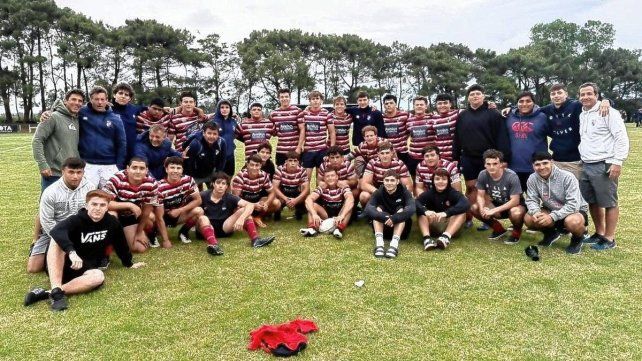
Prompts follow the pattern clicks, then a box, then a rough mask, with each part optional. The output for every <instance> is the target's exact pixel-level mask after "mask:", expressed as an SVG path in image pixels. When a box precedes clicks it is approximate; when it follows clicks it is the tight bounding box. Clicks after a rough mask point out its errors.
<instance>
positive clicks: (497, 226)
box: [489, 219, 506, 233]
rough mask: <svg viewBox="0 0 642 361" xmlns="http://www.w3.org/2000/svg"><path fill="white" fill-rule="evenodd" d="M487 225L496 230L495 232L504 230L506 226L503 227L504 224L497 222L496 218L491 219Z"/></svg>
mask: <svg viewBox="0 0 642 361" xmlns="http://www.w3.org/2000/svg"><path fill="white" fill-rule="evenodd" d="M489 226H490V227H491V228H492V229H493V231H494V232H497V233H503V232H506V228H504V226H502V224H501V223H499V222H498V221H497V220H496V219H493V220H492V221H490V224H489Z"/></svg>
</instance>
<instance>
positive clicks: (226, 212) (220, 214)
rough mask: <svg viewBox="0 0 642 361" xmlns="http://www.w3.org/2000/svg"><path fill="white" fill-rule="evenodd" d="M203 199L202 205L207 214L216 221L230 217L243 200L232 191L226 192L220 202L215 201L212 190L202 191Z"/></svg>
mask: <svg viewBox="0 0 642 361" xmlns="http://www.w3.org/2000/svg"><path fill="white" fill-rule="evenodd" d="M201 199H202V200H203V203H202V204H201V207H202V208H203V210H204V211H205V215H206V216H207V218H209V219H210V220H215V221H224V220H226V219H227V218H229V217H230V216H231V215H232V214H234V212H235V211H236V209H237V208H238V206H239V202H240V201H241V198H239V197H237V196H235V195H233V194H231V193H225V194H224V195H223V197H221V199H220V200H219V201H218V202H216V203H214V202H212V191H211V190H207V191H203V192H201Z"/></svg>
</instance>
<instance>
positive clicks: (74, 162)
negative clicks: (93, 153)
mask: <svg viewBox="0 0 642 361" xmlns="http://www.w3.org/2000/svg"><path fill="white" fill-rule="evenodd" d="M86 165H87V163H86V162H85V161H84V160H82V159H80V158H78V157H69V158H67V159H65V161H64V162H62V169H65V168H69V169H84V168H85V166H86Z"/></svg>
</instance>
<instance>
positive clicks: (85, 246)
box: [49, 208, 133, 269]
mask: <svg viewBox="0 0 642 361" xmlns="http://www.w3.org/2000/svg"><path fill="white" fill-rule="evenodd" d="M49 235H51V238H52V239H53V240H54V241H55V242H56V243H58V245H59V246H60V248H62V249H63V251H65V252H66V253H69V252H71V251H76V253H77V254H78V256H79V257H80V258H81V259H82V260H83V268H86V269H91V268H97V267H98V265H99V264H100V260H101V259H102V258H103V257H105V249H106V248H107V246H109V245H113V246H114V250H115V251H116V254H117V255H118V258H120V260H121V261H122V263H123V266H125V267H131V266H132V264H133V262H132V254H131V252H130V251H129V246H128V245H127V240H126V239H125V234H124V233H123V227H121V226H120V223H118V220H117V219H116V217H114V216H112V215H111V214H109V213H106V214H105V216H104V217H103V219H101V220H100V221H98V222H94V220H93V219H91V218H90V217H89V215H88V214H87V210H86V209H85V208H81V209H80V210H79V211H78V213H77V214H75V215H73V216H70V217H69V218H67V219H65V220H64V221H62V222H59V223H58V224H56V226H55V227H54V228H53V229H52V230H51V232H49ZM65 262H66V265H69V264H70V262H69V258H68V257H67V258H66V261H65Z"/></svg>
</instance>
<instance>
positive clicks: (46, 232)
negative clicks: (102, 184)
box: [27, 158, 96, 273]
mask: <svg viewBox="0 0 642 361" xmlns="http://www.w3.org/2000/svg"><path fill="white" fill-rule="evenodd" d="M61 168H62V173H61V174H62V177H61V178H60V179H58V180H57V181H55V182H54V183H53V184H52V185H51V186H50V187H47V189H45V190H44V192H42V196H41V197H40V210H39V224H41V226H42V227H41V228H42V234H41V235H40V236H39V237H38V239H37V240H36V241H35V242H34V243H33V244H32V246H31V248H30V250H29V260H28V261H27V272H29V273H35V272H40V271H42V270H44V268H45V254H46V252H47V247H48V246H49V242H50V241H51V236H50V232H51V229H53V227H54V226H55V225H56V224H57V223H58V222H61V221H63V220H64V219H65V218H67V217H69V216H71V215H74V214H76V213H77V212H78V210H79V209H80V208H82V207H83V206H84V205H85V195H87V193H88V192H89V191H91V190H93V189H95V188H96V186H95V185H93V184H91V182H89V181H88V180H87V179H86V178H84V177H83V175H84V174H85V161H84V160H82V159H80V158H67V159H65V161H64V162H63V163H62V166H61Z"/></svg>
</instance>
